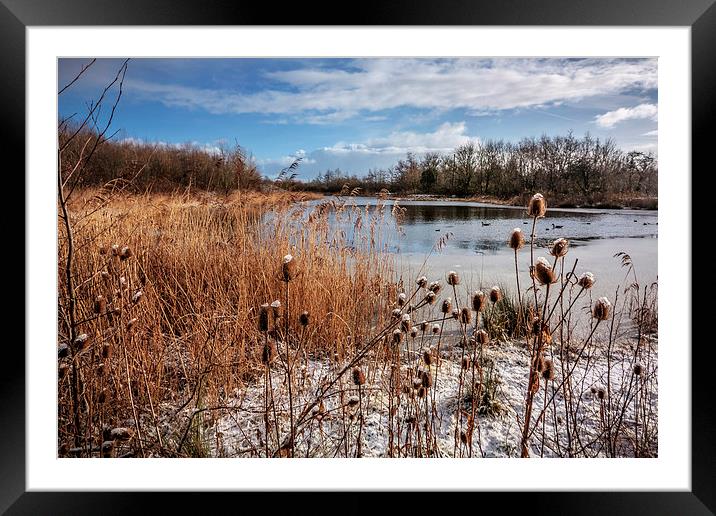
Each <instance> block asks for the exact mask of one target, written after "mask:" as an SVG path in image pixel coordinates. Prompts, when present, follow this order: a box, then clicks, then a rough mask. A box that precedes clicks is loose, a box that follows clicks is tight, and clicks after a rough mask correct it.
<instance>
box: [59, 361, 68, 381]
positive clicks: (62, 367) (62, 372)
mask: <svg viewBox="0 0 716 516" xmlns="http://www.w3.org/2000/svg"><path fill="white" fill-rule="evenodd" d="M69 370H70V366H68V365H67V364H65V363H64V362H63V363H62V364H60V365H59V366H57V377H58V378H59V379H60V380H62V379H63V378H64V377H65V375H66V374H67V371H69Z"/></svg>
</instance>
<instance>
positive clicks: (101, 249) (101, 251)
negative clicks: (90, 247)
mask: <svg viewBox="0 0 716 516" xmlns="http://www.w3.org/2000/svg"><path fill="white" fill-rule="evenodd" d="M99 254H100V255H102V256H104V255H105V254H107V247H106V246H105V245H104V244H101V245H100V246H99Z"/></svg>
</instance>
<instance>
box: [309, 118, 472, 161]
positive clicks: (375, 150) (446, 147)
mask: <svg viewBox="0 0 716 516" xmlns="http://www.w3.org/2000/svg"><path fill="white" fill-rule="evenodd" d="M465 129H466V127H465V122H456V123H450V122H445V123H444V124H442V125H440V127H438V128H437V129H436V130H435V131H434V132H432V133H415V132H411V131H395V132H393V133H391V134H390V135H388V136H386V137H381V138H371V139H368V140H366V141H365V142H360V143H347V142H338V143H336V144H334V145H332V146H331V147H324V148H323V149H322V150H323V151H324V152H326V153H330V154H395V155H402V154H407V153H408V152H413V153H415V154H424V153H426V152H451V151H453V150H454V149H455V147H457V146H459V145H462V144H464V143H467V142H469V141H478V140H477V139H476V138H470V137H469V136H468V135H467V134H465Z"/></svg>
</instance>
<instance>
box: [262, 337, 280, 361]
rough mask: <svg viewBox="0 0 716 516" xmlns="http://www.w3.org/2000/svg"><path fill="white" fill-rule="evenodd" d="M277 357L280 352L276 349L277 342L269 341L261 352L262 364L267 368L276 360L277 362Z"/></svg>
mask: <svg viewBox="0 0 716 516" xmlns="http://www.w3.org/2000/svg"><path fill="white" fill-rule="evenodd" d="M277 355H278V350H277V349H276V342H275V341H273V340H268V341H266V343H265V344H264V347H263V350H262V351H261V363H262V364H263V365H265V366H268V365H270V364H271V363H272V362H273V361H274V360H276V356H277Z"/></svg>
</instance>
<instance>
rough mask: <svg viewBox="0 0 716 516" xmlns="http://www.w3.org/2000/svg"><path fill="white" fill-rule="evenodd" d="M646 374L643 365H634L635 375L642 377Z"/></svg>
mask: <svg viewBox="0 0 716 516" xmlns="http://www.w3.org/2000/svg"><path fill="white" fill-rule="evenodd" d="M643 372H644V368H643V367H642V365H641V364H634V374H635V375H637V376H640V375H641V373H643Z"/></svg>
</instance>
